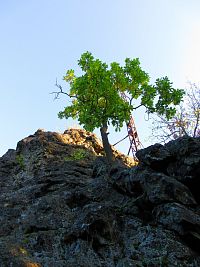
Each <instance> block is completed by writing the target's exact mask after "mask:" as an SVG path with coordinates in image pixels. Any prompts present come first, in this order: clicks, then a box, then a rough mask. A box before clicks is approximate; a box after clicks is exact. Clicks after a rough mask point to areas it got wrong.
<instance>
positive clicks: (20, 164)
mask: <svg viewBox="0 0 200 267" xmlns="http://www.w3.org/2000/svg"><path fill="white" fill-rule="evenodd" d="M16 161H17V164H19V166H20V168H21V169H23V170H24V169H25V164H24V158H23V156H22V154H19V155H16Z"/></svg>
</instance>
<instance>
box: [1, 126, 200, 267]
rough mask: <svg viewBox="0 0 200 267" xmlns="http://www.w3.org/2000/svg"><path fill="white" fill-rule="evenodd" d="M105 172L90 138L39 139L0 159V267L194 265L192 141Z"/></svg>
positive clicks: (199, 169)
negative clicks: (135, 162) (136, 163)
mask: <svg viewBox="0 0 200 267" xmlns="http://www.w3.org/2000/svg"><path fill="white" fill-rule="evenodd" d="M114 153H115V156H116V157H117V158H118V163H117V164H116V165H115V166H114V167H113V168H112V169H111V170H108V168H107V165H106V163H105V159H104V157H103V150H102V145H101V142H100V141H99V140H98V139H97V137H96V136H95V135H94V134H91V133H89V132H86V131H84V130H78V129H71V130H68V131H66V132H65V133H64V134H58V133H51V132H44V131H42V130H38V131H37V132H36V133H35V134H34V135H30V136H29V137H27V138H25V139H23V140H22V141H20V142H19V143H18V145H17V148H16V150H8V152H7V153H6V154H5V155H4V156H3V157H1V158H0V223H1V227H0V266H1V267H79V266H80V267H114V266H115V267H126V266H138V267H139V266H155V267H157V266H187V267H188V266H191V267H192V266H200V205H199V203H200V193H199V186H200V177H199V176H200V139H199V138H196V139H193V138H190V137H184V138H182V139H178V140H177V141H174V142H170V143H168V144H166V145H165V146H162V145H159V144H156V145H154V146H150V147H148V148H146V149H143V150H141V151H139V152H138V153H137V157H138V159H139V164H138V165H137V166H134V162H133V161H132V160H131V159H130V158H127V157H125V156H124V155H122V154H120V153H119V152H118V151H115V152H114Z"/></svg>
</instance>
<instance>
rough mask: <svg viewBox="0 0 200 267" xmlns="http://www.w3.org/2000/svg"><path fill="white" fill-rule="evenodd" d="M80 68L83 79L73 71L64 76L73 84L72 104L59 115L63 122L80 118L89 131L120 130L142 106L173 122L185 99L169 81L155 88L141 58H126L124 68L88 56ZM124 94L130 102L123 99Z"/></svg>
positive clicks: (81, 61)
mask: <svg viewBox="0 0 200 267" xmlns="http://www.w3.org/2000/svg"><path fill="white" fill-rule="evenodd" d="M78 65H79V66H80V68H81V70H82V75H80V76H76V75H75V73H74V70H72V69H71V70H68V71H67V72H66V75H65V76H64V80H65V81H66V82H67V83H68V84H69V91H68V92H67V93H65V94H67V95H68V96H69V97H70V98H71V100H72V101H71V104H70V105H67V106H66V107H65V109H64V111H61V112H59V118H69V117H72V118H74V119H76V118H77V119H78V121H79V123H80V124H81V125H83V127H84V128H85V129H86V130H89V131H93V130H94V129H95V128H100V129H102V127H104V128H105V129H106V128H107V126H108V125H109V124H111V125H112V126H114V127H115V130H120V128H121V127H122V126H123V122H128V121H129V118H130V115H131V112H132V111H133V110H134V109H137V108H139V107H140V106H144V107H145V108H146V111H147V112H148V113H153V112H156V113H158V114H160V115H165V116H166V117H167V118H170V117H172V116H173V115H174V114H175V112H176V109H175V105H177V104H179V103H180V101H181V99H182V96H183V90H181V89H174V88H173V86H172V82H171V81H170V80H169V79H168V77H163V78H160V79H157V80H156V82H155V84H154V85H151V84H150V77H149V75H148V74H147V73H146V72H145V71H144V70H142V68H141V66H140V61H139V59H138V58H135V59H130V58H126V59H125V64H124V66H120V64H119V63H117V62H112V63H111V64H110V66H108V65H107V64H106V63H104V62H102V61H100V60H99V59H95V58H94V56H93V55H92V54H91V53H90V52H86V53H83V54H82V55H81V58H80V59H79V61H78ZM62 92H63V91H62ZM123 93H126V95H127V98H128V100H129V101H126V100H125V99H124V98H123V97H122V94H123ZM136 100H137V101H136ZM138 103H139V104H138ZM104 132H105V131H104ZM101 133H102V132H101Z"/></svg>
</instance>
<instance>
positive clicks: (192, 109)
mask: <svg viewBox="0 0 200 267" xmlns="http://www.w3.org/2000/svg"><path fill="white" fill-rule="evenodd" d="M152 119H153V128H152V135H153V136H154V137H155V138H156V140H159V141H160V142H163V143H166V142H167V141H170V140H175V139H177V138H179V137H182V136H184V135H188V136H191V137H199V136H200V88H199V87H198V86H197V85H196V84H195V83H189V88H187V89H186V93H185V96H184V98H183V102H182V103H181V104H180V105H179V106H178V107H177V111H176V113H175V114H174V116H172V117H171V119H170V120H168V119H167V118H166V116H165V115H157V116H156V117H153V118H152Z"/></svg>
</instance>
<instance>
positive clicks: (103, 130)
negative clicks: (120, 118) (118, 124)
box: [100, 123, 115, 165]
mask: <svg viewBox="0 0 200 267" xmlns="http://www.w3.org/2000/svg"><path fill="white" fill-rule="evenodd" d="M107 130H108V126H107V123H104V124H103V126H102V127H101V128H100V132H101V138H102V142H103V147H104V151H105V153H106V158H107V160H108V163H109V164H110V165H112V164H113V163H114V161H115V157H114V155H113V152H112V148H111V146H110V143H109V141H108V133H107Z"/></svg>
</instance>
